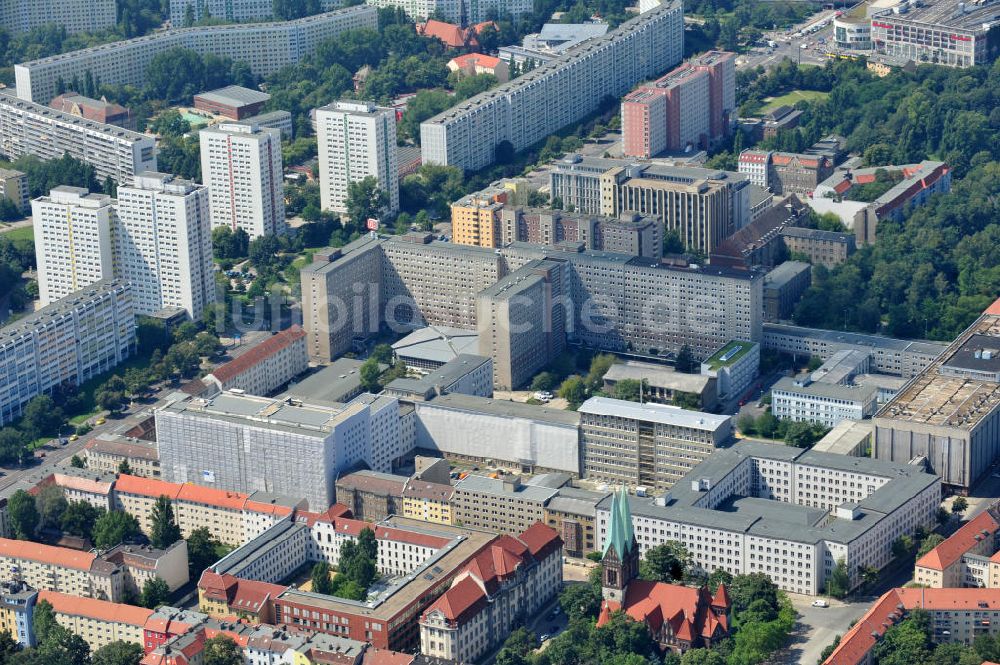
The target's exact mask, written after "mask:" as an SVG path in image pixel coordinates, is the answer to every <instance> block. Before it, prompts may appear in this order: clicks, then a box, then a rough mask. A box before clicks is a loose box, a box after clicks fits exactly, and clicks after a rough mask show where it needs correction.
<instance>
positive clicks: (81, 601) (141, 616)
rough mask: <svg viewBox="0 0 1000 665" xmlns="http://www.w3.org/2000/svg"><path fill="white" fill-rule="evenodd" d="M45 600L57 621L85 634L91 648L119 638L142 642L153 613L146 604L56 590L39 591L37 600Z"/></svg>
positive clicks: (84, 637)
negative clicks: (118, 601)
mask: <svg viewBox="0 0 1000 665" xmlns="http://www.w3.org/2000/svg"><path fill="white" fill-rule="evenodd" d="M43 601H44V602H47V603H48V604H49V605H51V606H52V612H53V614H54V615H55V619H56V622H57V623H58V624H59V625H60V626H62V627H63V628H65V629H66V630H68V631H70V632H71V633H73V634H74V635H78V636H79V637H82V638H83V640H84V641H85V642H86V643H87V645H88V646H90V650H91V651H96V650H97V649H100V648H101V647H103V646H106V645H108V644H110V643H111V642H116V641H122V642H134V643H136V644H143V628H144V626H145V625H146V621H147V620H148V619H149V617H150V616H152V614H153V610H147V609H146V608H144V607H135V606H134V605H125V604H122V603H112V602H108V601H106V600H97V599H94V598H79V597H77V596H72V595H69V594H65V593H58V592H56V591H39V592H38V602H43Z"/></svg>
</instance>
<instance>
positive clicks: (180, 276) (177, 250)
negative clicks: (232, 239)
mask: <svg viewBox="0 0 1000 665" xmlns="http://www.w3.org/2000/svg"><path fill="white" fill-rule="evenodd" d="M116 208H117V213H118V214H117V220H116V224H115V226H116V231H117V233H116V246H115V250H116V251H115V255H116V256H115V263H116V266H117V270H118V274H119V275H120V276H121V277H122V278H123V279H126V280H128V281H129V283H131V284H132V294H133V299H134V305H135V311H136V313H138V314H153V313H154V312H158V311H160V310H161V309H164V308H166V307H180V308H182V309H184V310H185V311H187V313H188V316H190V317H191V318H192V319H193V320H195V321H199V320H201V316H202V312H203V311H204V309H205V307H206V306H208V305H210V304H212V303H214V302H215V271H214V264H213V263H212V231H211V221H210V217H209V209H208V189H207V188H206V187H205V186H203V185H198V184H196V183H194V182H191V181H189V180H183V179H181V178H177V177H176V176H173V175H169V174H166V173H155V172H146V173H141V174H139V175H137V176H136V177H135V179H134V180H133V181H132V183H131V184H130V185H128V186H124V185H123V186H120V187H118V205H117V206H116Z"/></svg>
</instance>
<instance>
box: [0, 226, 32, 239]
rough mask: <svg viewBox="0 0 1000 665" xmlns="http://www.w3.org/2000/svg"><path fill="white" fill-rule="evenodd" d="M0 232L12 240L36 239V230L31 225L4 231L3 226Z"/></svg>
mask: <svg viewBox="0 0 1000 665" xmlns="http://www.w3.org/2000/svg"><path fill="white" fill-rule="evenodd" d="M0 233H2V234H3V235H5V236H7V238H8V239H10V240H21V239H24V240H34V239H35V230H34V229H33V228H31V227H30V226H22V227H21V228H18V229H11V230H10V231H4V230H3V227H0Z"/></svg>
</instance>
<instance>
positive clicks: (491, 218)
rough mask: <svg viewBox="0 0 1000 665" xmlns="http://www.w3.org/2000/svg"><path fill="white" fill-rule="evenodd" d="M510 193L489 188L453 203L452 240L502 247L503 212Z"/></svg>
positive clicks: (481, 245) (460, 242) (502, 189)
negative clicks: (501, 212) (501, 223)
mask: <svg viewBox="0 0 1000 665" xmlns="http://www.w3.org/2000/svg"><path fill="white" fill-rule="evenodd" d="M510 194H511V192H510V190H508V189H505V188H489V189H484V190H483V191H481V192H477V193H475V194H470V195H469V196H466V197H464V198H462V199H460V200H458V201H456V202H455V203H452V204H451V236H452V237H451V240H452V242H455V243H458V244H459V245H475V246H476V247H499V246H500V244H499V243H500V211H501V210H503V206H504V203H506V202H507V198H508V196H510Z"/></svg>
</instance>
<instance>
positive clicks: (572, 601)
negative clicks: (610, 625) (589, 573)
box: [559, 584, 601, 620]
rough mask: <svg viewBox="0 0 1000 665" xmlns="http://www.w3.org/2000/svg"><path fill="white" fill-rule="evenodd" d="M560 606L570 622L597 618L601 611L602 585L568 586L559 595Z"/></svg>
mask: <svg viewBox="0 0 1000 665" xmlns="http://www.w3.org/2000/svg"><path fill="white" fill-rule="evenodd" d="M559 606H560V607H562V609H563V612H565V613H566V616H567V617H568V618H569V619H570V620H574V619H581V618H588V619H589V618H596V617H597V613H598V612H599V611H600V609H601V588H600V585H598V586H596V587H595V586H594V585H593V584H573V585H568V586H567V587H566V589H565V590H564V591H563V592H562V593H561V594H560V595H559Z"/></svg>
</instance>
